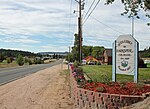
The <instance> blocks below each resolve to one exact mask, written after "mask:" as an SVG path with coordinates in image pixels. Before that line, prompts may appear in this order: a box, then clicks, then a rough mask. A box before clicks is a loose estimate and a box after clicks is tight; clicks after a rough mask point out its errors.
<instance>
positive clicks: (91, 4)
mask: <svg viewBox="0 0 150 109" xmlns="http://www.w3.org/2000/svg"><path fill="white" fill-rule="evenodd" d="M94 3H95V0H94V1H93V2H92V4H91V6H90V8H89V9H88V11H87V13H86V14H85V16H84V18H83V19H85V18H86V16H87V15H88V13H89V12H90V10H91V8H92V6H93V4H94Z"/></svg>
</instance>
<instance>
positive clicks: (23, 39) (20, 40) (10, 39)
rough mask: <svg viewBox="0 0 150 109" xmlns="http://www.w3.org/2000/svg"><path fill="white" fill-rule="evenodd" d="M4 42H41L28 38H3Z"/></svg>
mask: <svg viewBox="0 0 150 109" xmlns="http://www.w3.org/2000/svg"><path fill="white" fill-rule="evenodd" d="M0 41H2V42H7V43H8V42H11V43H22V44H23V43H32V44H33V43H39V42H40V41H37V40H32V39H29V37H28V36H5V38H1V39H0Z"/></svg>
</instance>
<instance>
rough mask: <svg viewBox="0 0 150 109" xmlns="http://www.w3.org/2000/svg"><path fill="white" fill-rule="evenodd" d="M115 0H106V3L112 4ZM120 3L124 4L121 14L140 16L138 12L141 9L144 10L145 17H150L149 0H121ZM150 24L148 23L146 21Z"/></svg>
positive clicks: (149, 24)
mask: <svg viewBox="0 0 150 109" xmlns="http://www.w3.org/2000/svg"><path fill="white" fill-rule="evenodd" d="M114 1H115V0H106V4H107V5H109V4H112V3H113V2H114ZM116 1H117V0H116ZM121 2H122V4H124V10H125V11H124V12H123V13H122V14H121V15H125V14H127V15H128V17H129V18H130V17H132V16H135V17H136V18H138V19H139V18H140V16H139V15H138V12H139V11H140V10H141V9H142V10H144V11H146V17H147V18H150V13H148V10H150V0H121ZM147 25H148V26H150V23H147Z"/></svg>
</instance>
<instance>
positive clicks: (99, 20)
mask: <svg viewBox="0 0 150 109" xmlns="http://www.w3.org/2000/svg"><path fill="white" fill-rule="evenodd" d="M91 17H92V16H91ZM92 18H93V19H94V20H96V21H97V22H99V23H101V24H103V25H105V26H106V27H108V28H110V29H112V30H113V31H116V32H118V33H121V34H125V33H123V32H120V31H118V30H116V29H113V28H112V27H110V26H108V25H106V24H105V23H103V22H101V21H100V20H98V19H96V18H95V17H92Z"/></svg>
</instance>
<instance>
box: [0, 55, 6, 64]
mask: <svg viewBox="0 0 150 109" xmlns="http://www.w3.org/2000/svg"><path fill="white" fill-rule="evenodd" d="M4 59H5V58H4V55H3V54H0V62H3V60H4Z"/></svg>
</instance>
